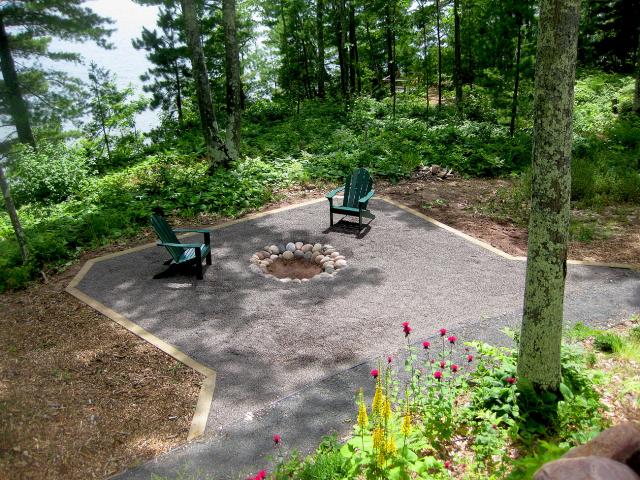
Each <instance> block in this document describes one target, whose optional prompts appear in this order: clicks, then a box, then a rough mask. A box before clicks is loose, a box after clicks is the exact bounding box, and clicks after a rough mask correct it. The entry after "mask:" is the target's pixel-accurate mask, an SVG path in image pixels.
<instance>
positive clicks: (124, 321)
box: [66, 197, 640, 441]
mask: <svg viewBox="0 0 640 480" xmlns="http://www.w3.org/2000/svg"><path fill="white" fill-rule="evenodd" d="M379 198H381V199H382V200H384V201H385V202H387V203H389V204H391V205H394V206H396V207H398V208H400V209H402V210H404V211H406V212H408V213H411V214H412V215H415V216H417V217H419V218H422V219H423V220H426V221H427V222H429V223H431V224H433V225H435V226H437V227H439V228H442V229H444V230H446V231H448V232H450V233H452V234H454V235H457V236H458V237H461V238H463V239H465V240H466V241H468V242H470V243H473V244H474V245H477V246H479V247H482V248H484V249H486V250H489V251H490V252H493V253H495V254H496V255H499V256H501V257H503V258H506V259H509V260H515V261H526V260H527V258H526V257H518V256H513V255H509V254H508V253H506V252H503V251H502V250H500V249H498V248H496V247H494V246H492V245H490V244H488V243H487V242H484V241H482V240H478V239H477V238H474V237H472V236H470V235H467V234H466V233H464V232H461V231H460V230H456V229H455V228H452V227H450V226H449V225H445V224H444V223H442V222H439V221H437V220H435V219H433V218H431V217H429V216H427V215H425V214H423V213H421V212H419V211H417V210H415V209H413V208H410V207H407V206H406V205H403V204H402V203H399V202H396V201H395V200H392V199H390V198H387V197H379ZM324 200H325V199H324V198H318V199H313V200H309V201H306V202H301V203H297V204H294V205H288V206H285V207H281V208H276V209H274V210H266V211H264V212H258V213H254V214H251V215H247V216H246V217H242V218H239V219H236V220H230V221H228V222H224V223H221V224H219V225H215V226H213V227H210V229H211V230H219V229H222V228H225V227H228V226H231V225H235V224H237V223H241V222H246V221H249V220H255V219H256V218H260V217H264V216H267V215H271V214H274V213H279V212H283V211H286V210H290V209H293V208H300V207H304V206H307V205H311V204H314V203H319V202H322V201H324ZM189 235H190V234H184V235H180V236H179V238H185V237H188V236H189ZM154 246H156V244H155V243H147V244H145V245H139V246H137V247H133V248H129V249H127V250H122V251H120V252H115V253H110V254H107V255H103V256H101V257H97V258H93V259H91V260H88V261H87V262H86V263H85V264H84V265H83V266H82V268H81V269H80V271H79V272H78V273H77V274H76V276H75V277H74V278H73V279H72V280H71V282H70V283H69V285H68V286H67V287H66V291H67V292H68V293H69V294H71V295H73V296H74V297H76V298H77V299H78V300H80V301H81V302H83V303H86V304H87V305H89V306H90V307H92V308H93V309H95V310H97V311H98V312H100V313H102V314H103V315H105V316H106V317H108V318H110V319H111V320H113V321H114V322H116V323H118V324H119V325H121V326H123V327H124V328H126V329H127V330H129V331H130V332H131V333H133V334H135V335H137V336H138V337H140V338H142V339H143V340H145V341H146V342H149V343H150V344H152V345H153V346H155V347H156V348H158V349H160V350H162V351H163V352H165V353H166V354H167V355H169V356H171V357H173V358H174V359H176V360H177V361H179V362H181V363H183V364H184V365H186V366H188V367H189V368H192V369H193V370H195V371H197V372H198V373H200V374H201V375H203V376H204V380H203V382H202V386H201V387H200V393H199V394H198V402H197V404H196V410H195V412H194V415H193V419H192V421H191V427H190V428H189V434H188V436H187V440H188V441H190V440H193V439H195V438H198V437H200V436H202V435H203V434H204V431H205V428H206V425H207V419H208V417H209V411H210V409H211V404H212V402H213V393H214V390H215V386H216V372H215V370H213V369H212V368H210V367H208V366H206V365H203V364H202V363H200V362H198V361H196V360H194V359H193V358H191V357H190V356H188V355H187V354H186V353H184V352H182V351H180V350H178V349H177V348H176V347H174V346H173V345H171V344H169V343H167V342H165V341H164V340H162V339H160V338H158V337H156V336H155V335H154V334H152V333H151V332H149V331H148V330H146V329H144V328H142V327H141V326H139V325H137V324H135V323H133V322H132V321H131V320H129V319H128V318H126V317H125V316H124V315H121V314H120V313H118V312H116V311H115V310H113V309H111V308H109V307H107V306H106V305H104V304H102V303H100V302H99V301H97V300H96V299H95V298H93V297H90V296H89V295H87V294H86V293H84V292H82V291H81V290H79V289H78V285H79V284H80V282H81V281H82V279H83V278H84V277H85V276H86V275H87V273H88V272H89V270H91V268H92V267H93V265H95V264H96V263H98V262H102V261H105V260H109V259H111V258H114V257H118V256H121V255H127V254H129V253H134V252H137V251H140V250H144V249H147V248H151V247H154ZM567 263H569V264H572V265H587V266H596V267H609V268H624V269H631V270H640V265H629V264H621V263H600V262H590V261H581V260H568V261H567Z"/></svg>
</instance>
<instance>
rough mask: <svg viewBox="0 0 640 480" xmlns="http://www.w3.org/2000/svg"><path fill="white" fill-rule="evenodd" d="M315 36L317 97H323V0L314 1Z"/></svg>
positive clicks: (325, 73)
mask: <svg viewBox="0 0 640 480" xmlns="http://www.w3.org/2000/svg"><path fill="white" fill-rule="evenodd" d="M316 36H317V37H318V97H320V98H324V96H325V90H324V80H325V78H326V75H327V72H326V70H325V68H324V0H317V1H316Z"/></svg>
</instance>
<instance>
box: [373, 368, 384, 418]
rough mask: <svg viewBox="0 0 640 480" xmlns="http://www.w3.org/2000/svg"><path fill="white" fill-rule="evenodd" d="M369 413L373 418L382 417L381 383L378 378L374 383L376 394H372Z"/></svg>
mask: <svg viewBox="0 0 640 480" xmlns="http://www.w3.org/2000/svg"><path fill="white" fill-rule="evenodd" d="M371 411H372V413H373V416H374V417H381V416H382V382H381V381H380V377H378V380H377V381H376V392H375V393H374V394H373V403H372V404H371Z"/></svg>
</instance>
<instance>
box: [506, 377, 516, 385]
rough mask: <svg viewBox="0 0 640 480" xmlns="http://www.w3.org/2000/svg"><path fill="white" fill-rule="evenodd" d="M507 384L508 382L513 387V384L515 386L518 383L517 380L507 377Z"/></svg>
mask: <svg viewBox="0 0 640 480" xmlns="http://www.w3.org/2000/svg"><path fill="white" fill-rule="evenodd" d="M505 382H507V383H508V384H510V385H513V384H515V383H516V379H515V378H514V377H507V378H506V379H505Z"/></svg>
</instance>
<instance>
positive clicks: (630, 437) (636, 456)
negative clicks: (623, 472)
mask: <svg viewBox="0 0 640 480" xmlns="http://www.w3.org/2000/svg"><path fill="white" fill-rule="evenodd" d="M592 456H595V457H607V458H611V459H612V460H616V461H618V462H622V463H626V464H628V465H629V466H630V467H632V468H634V469H635V470H636V471H640V427H638V426H637V425H636V424H634V423H633V422H625V423H621V424H619V425H616V426H615V427H611V428H607V429H606V430H605V431H603V432H601V433H600V434H599V435H598V436H597V437H595V438H593V439H591V440H590V441H589V442H587V443H585V444H584V445H579V446H577V447H575V448H572V449H571V450H569V451H568V452H567V453H566V454H565V455H564V456H563V457H562V458H579V457H592Z"/></svg>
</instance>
